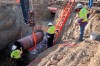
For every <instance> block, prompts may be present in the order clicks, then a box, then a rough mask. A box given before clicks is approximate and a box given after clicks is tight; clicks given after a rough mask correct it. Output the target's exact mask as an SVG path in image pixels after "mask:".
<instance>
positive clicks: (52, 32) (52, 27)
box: [47, 26, 56, 34]
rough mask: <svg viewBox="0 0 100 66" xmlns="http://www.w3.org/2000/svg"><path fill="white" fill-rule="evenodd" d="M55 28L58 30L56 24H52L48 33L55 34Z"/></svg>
mask: <svg viewBox="0 0 100 66" xmlns="http://www.w3.org/2000/svg"><path fill="white" fill-rule="evenodd" d="M55 30H56V28H55V27H54V26H51V27H50V28H49V29H48V31H47V32H48V33H49V34H54V33H55Z"/></svg>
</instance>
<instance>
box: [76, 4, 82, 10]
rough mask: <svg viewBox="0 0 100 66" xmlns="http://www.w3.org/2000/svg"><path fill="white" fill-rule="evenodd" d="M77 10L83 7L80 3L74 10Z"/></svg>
mask: <svg viewBox="0 0 100 66" xmlns="http://www.w3.org/2000/svg"><path fill="white" fill-rule="evenodd" d="M78 8H83V5H82V4H81V3H78V4H77V6H76V7H75V9H78Z"/></svg>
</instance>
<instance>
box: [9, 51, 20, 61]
mask: <svg viewBox="0 0 100 66" xmlns="http://www.w3.org/2000/svg"><path fill="white" fill-rule="evenodd" d="M20 52H21V51H20V50H14V51H12V53H11V55H10V56H11V58H15V59H19V58H21V54H20Z"/></svg>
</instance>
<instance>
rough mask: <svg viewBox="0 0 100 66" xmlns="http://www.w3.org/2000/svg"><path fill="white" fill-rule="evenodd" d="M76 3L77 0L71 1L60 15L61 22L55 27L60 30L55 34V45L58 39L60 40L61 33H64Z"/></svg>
mask: <svg viewBox="0 0 100 66" xmlns="http://www.w3.org/2000/svg"><path fill="white" fill-rule="evenodd" d="M74 3H75V0H74V1H71V0H69V1H68V3H67V6H66V7H64V9H63V10H62V12H61V13H60V15H59V20H58V22H57V23H56V25H55V27H56V29H57V30H58V32H57V33H56V34H55V38H54V43H53V44H55V43H56V41H57V39H58V38H59V36H60V34H61V31H62V29H63V27H64V25H65V23H66V22H67V20H68V17H69V16H70V13H71V10H72V8H73V5H74Z"/></svg>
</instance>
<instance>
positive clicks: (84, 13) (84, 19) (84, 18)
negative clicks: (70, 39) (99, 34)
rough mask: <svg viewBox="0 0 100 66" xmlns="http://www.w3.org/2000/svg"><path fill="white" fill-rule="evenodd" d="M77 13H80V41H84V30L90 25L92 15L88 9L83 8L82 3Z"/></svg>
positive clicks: (77, 7)
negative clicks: (89, 19)
mask: <svg viewBox="0 0 100 66" xmlns="http://www.w3.org/2000/svg"><path fill="white" fill-rule="evenodd" d="M75 11H76V12H77V13H78V16H79V20H78V24H79V26H80V37H79V41H83V35H84V30H85V27H86V25H87V23H88V18H89V15H90V13H89V12H88V10H87V9H86V8H84V7H83V5H82V4H81V3H79V4H77V6H76V8H75Z"/></svg>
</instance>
